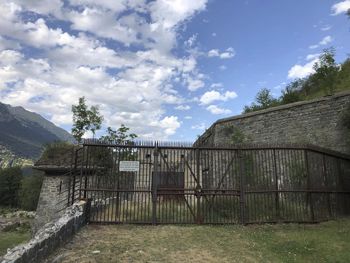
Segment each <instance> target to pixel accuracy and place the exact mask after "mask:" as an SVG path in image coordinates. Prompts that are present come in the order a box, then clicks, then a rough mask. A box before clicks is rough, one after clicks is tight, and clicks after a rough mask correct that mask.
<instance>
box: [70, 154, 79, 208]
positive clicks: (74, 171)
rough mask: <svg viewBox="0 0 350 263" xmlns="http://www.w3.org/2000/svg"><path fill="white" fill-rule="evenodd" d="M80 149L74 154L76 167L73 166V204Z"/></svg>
mask: <svg viewBox="0 0 350 263" xmlns="http://www.w3.org/2000/svg"><path fill="white" fill-rule="evenodd" d="M77 159H78V151H75V154H74V168H73V184H72V202H71V205H72V204H73V203H74V197H75V174H76V172H77V162H78V160H77Z"/></svg>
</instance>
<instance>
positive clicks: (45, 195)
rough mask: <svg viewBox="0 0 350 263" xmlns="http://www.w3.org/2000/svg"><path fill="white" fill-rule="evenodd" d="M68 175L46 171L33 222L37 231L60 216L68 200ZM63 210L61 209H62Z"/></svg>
mask: <svg viewBox="0 0 350 263" xmlns="http://www.w3.org/2000/svg"><path fill="white" fill-rule="evenodd" d="M67 181H68V176H64V175H61V174H59V173H56V174H48V173H45V175H44V180H43V184H42V186H41V191H40V197H39V200H38V206H37V209H36V217H35V219H34V222H33V224H32V229H33V232H34V233H35V232H36V231H37V230H38V229H39V228H40V227H42V226H43V225H45V224H46V223H48V222H50V221H52V220H54V219H56V218H58V217H59V216H60V215H61V214H62V211H63V210H62V209H63V208H64V205H66V202H65V200H67V194H68V193H67V185H68V184H67ZM60 210H61V211H60Z"/></svg>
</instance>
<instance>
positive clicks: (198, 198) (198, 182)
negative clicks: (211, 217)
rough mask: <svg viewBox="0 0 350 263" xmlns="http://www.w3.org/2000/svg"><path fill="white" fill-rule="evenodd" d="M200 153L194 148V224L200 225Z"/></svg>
mask: <svg viewBox="0 0 350 263" xmlns="http://www.w3.org/2000/svg"><path fill="white" fill-rule="evenodd" d="M199 170H200V151H199V149H198V148H196V174H197V175H196V177H197V185H196V198H197V219H196V221H197V222H196V223H197V224H201V223H202V218H201V208H200V205H201V202H200V198H201V193H200V191H201V186H200V171H199Z"/></svg>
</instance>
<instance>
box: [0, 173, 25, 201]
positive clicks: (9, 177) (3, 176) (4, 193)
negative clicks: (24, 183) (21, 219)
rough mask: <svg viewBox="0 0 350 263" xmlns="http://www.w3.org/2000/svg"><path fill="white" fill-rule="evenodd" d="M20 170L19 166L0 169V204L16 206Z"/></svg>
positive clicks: (19, 184)
mask: <svg viewBox="0 0 350 263" xmlns="http://www.w3.org/2000/svg"><path fill="white" fill-rule="evenodd" d="M21 180H22V170H21V168H20V167H11V168H5V169H1V170H0V204H1V205H4V206H11V207H17V206H18V204H19V198H18V194H19V191H20V187H21Z"/></svg>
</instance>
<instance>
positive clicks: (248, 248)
mask: <svg viewBox="0 0 350 263" xmlns="http://www.w3.org/2000/svg"><path fill="white" fill-rule="evenodd" d="M94 251H95V253H94ZM96 251H99V252H96ZM57 256H59V257H60V258H61V259H63V261H62V262H66V263H68V262H82V263H87V262H91V263H92V262H318V263H320V262H332V263H333V262H344V263H345V262H346V263H347V262H350V219H346V220H339V221H332V222H327V223H322V224H317V225H297V224H289V225H287V224H284V225H252V226H239V225H230V226H208V225H206V226H197V225H190V226H174V225H164V226H136V225H108V226H99V225H89V226H87V227H85V228H84V229H83V230H82V231H81V232H80V233H78V234H77V235H76V236H75V237H74V239H73V241H72V242H70V243H68V244H67V245H66V246H65V247H63V248H61V249H59V251H57V252H56V253H55V254H54V255H52V257H51V258H50V259H49V260H48V262H51V261H52V260H53V259H54V258H56V257H57Z"/></svg>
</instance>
